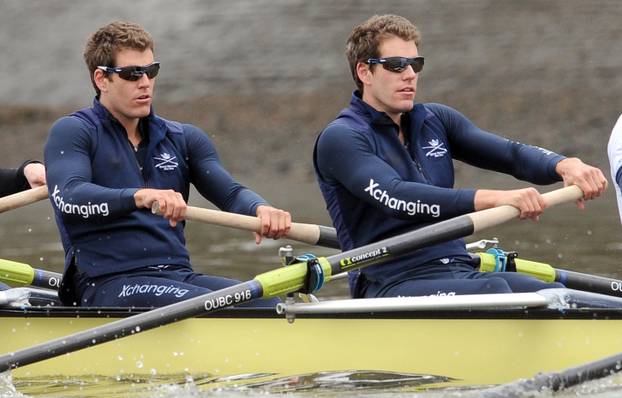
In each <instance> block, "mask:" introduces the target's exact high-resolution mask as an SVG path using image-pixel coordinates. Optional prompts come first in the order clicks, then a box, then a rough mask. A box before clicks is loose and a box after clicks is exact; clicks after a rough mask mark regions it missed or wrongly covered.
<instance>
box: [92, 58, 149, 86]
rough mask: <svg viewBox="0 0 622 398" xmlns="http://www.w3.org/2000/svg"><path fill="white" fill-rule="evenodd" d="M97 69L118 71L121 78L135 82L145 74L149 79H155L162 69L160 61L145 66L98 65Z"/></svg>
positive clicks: (107, 71) (108, 71) (111, 71)
mask: <svg viewBox="0 0 622 398" xmlns="http://www.w3.org/2000/svg"><path fill="white" fill-rule="evenodd" d="M97 69H101V70H103V71H104V72H106V73H108V74H110V73H118V74H119V77H120V78H121V79H123V80H129V81H131V82H134V81H136V80H138V79H140V78H141V77H142V76H143V75H147V77H148V78H149V79H153V78H154V77H156V76H157V75H158V72H159V71H160V63H159V62H154V63H152V64H149V65H145V66H124V67H122V68H112V67H110V66H98V67H97Z"/></svg>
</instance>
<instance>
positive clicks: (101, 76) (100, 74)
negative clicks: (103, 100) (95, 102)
mask: <svg viewBox="0 0 622 398" xmlns="http://www.w3.org/2000/svg"><path fill="white" fill-rule="evenodd" d="M93 82H95V85H96V86H97V88H98V89H99V91H101V92H102V93H105V92H107V91H108V84H109V83H110V78H109V77H108V75H107V74H106V72H104V71H103V70H101V69H95V71H94V72H93Z"/></svg>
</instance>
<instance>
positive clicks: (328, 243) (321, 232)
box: [152, 203, 340, 249]
mask: <svg viewBox="0 0 622 398" xmlns="http://www.w3.org/2000/svg"><path fill="white" fill-rule="evenodd" d="M152 211H153V213H154V214H159V211H158V208H157V203H155V205H154V207H153V209H152ZM185 219H186V220H191V221H200V222H204V223H208V224H214V225H220V226H223V227H230V228H237V229H241V230H245V231H252V232H259V231H261V224H260V221H259V218H257V217H251V216H245V215H242V214H236V213H228V212H224V211H218V210H210V209H203V208H200V207H194V206H188V207H187V208H186V217H185ZM287 239H291V240H297V241H299V242H303V243H307V244H309V245H317V246H324V247H330V248H333V249H340V246H339V241H338V240H337V233H336V232H335V229H334V228H331V227H325V226H322V225H315V224H302V223H295V222H293V223H292V228H291V230H290V231H289V233H288V234H287Z"/></svg>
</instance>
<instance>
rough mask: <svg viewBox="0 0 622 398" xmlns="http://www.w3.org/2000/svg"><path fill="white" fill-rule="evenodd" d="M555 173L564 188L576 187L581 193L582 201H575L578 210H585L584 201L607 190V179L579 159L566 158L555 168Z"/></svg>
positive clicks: (596, 169)
mask: <svg viewBox="0 0 622 398" xmlns="http://www.w3.org/2000/svg"><path fill="white" fill-rule="evenodd" d="M555 171H556V172H557V174H559V175H560V176H561V177H562V179H563V180H564V186H569V185H576V186H578V187H579V188H581V191H583V199H579V200H578V201H577V206H579V208H580V209H584V208H585V201H586V200H590V199H595V198H597V197H599V196H600V195H601V194H602V193H603V192H605V189H607V185H608V183H607V179H606V178H605V175H604V174H603V172H602V171H601V170H600V169H598V168H596V167H593V166H590V165H589V164H585V163H583V162H582V161H581V159H579V158H566V159H564V160H562V161H560V162H559V163H557V165H556V166H555Z"/></svg>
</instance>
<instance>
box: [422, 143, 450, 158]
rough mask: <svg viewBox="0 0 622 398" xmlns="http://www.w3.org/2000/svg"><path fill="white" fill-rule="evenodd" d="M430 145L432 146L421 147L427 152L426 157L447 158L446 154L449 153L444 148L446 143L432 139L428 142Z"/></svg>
mask: <svg viewBox="0 0 622 398" xmlns="http://www.w3.org/2000/svg"><path fill="white" fill-rule="evenodd" d="M428 144H430V145H427V146H424V147H421V148H423V149H425V150H426V151H427V152H426V153H425V156H428V157H434V158H440V157H441V156H445V154H446V153H447V149H446V148H445V147H444V146H443V145H444V144H445V143H444V142H440V141H439V140H437V139H432V140H430V141H428Z"/></svg>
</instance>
